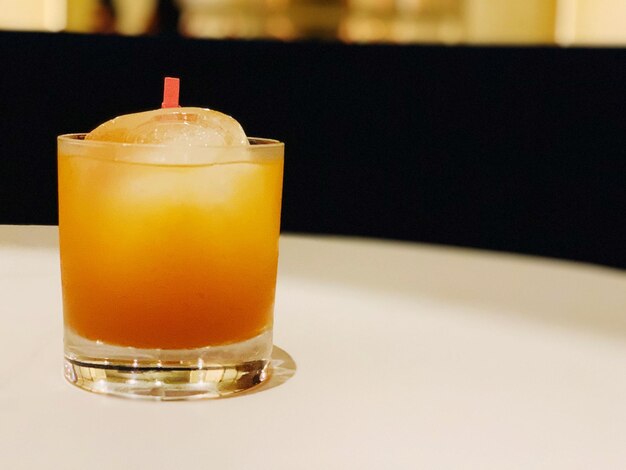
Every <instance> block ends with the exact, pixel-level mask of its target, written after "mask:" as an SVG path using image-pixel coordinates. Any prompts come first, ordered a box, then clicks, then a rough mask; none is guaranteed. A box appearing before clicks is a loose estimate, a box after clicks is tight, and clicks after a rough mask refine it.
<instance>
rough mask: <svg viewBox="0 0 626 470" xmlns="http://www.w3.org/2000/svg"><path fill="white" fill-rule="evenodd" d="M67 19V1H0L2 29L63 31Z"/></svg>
mask: <svg viewBox="0 0 626 470" xmlns="http://www.w3.org/2000/svg"><path fill="white" fill-rule="evenodd" d="M66 18H67V2H66V0H18V1H15V0H0V29H15V30H22V31H61V30H63V29H64V28H65V25H66Z"/></svg>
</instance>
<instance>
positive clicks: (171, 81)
mask: <svg viewBox="0 0 626 470" xmlns="http://www.w3.org/2000/svg"><path fill="white" fill-rule="evenodd" d="M179 90H180V80H179V79H178V78H173V77H165V83H163V103H161V108H179V107H180V106H179V104H178V93H179Z"/></svg>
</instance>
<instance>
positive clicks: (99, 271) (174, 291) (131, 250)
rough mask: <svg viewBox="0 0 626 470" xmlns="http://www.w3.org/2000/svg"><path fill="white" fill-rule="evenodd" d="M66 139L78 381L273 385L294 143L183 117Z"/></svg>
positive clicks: (67, 237)
mask: <svg viewBox="0 0 626 470" xmlns="http://www.w3.org/2000/svg"><path fill="white" fill-rule="evenodd" d="M168 80H170V82H169V85H172V80H174V79H166V89H165V94H164V95H165V99H164V104H163V109H158V110H154V111H148V112H143V113H136V114H129V115H124V116H120V117H117V118H115V119H112V120H110V121H107V122H105V123H104V124H102V125H100V126H98V127H97V128H96V129H94V130H93V131H92V132H90V133H89V134H87V135H81V134H71V135H65V136H61V137H59V140H58V144H59V145H58V150H59V153H58V170H59V239H60V251H61V278H62V287H63V312H64V323H65V339H64V344H65V377H66V378H67V379H68V381H70V382H71V383H73V384H75V385H77V386H79V387H81V388H84V389H87V390H90V391H95V392H100V393H110V394H115V395H123V396H147V397H150V398H157V399H165V400H169V399H181V398H189V397H197V396H219V395H225V394H229V393H233V392H236V391H240V390H245V389H247V388H249V387H251V386H253V385H255V384H257V383H260V382H262V381H263V380H264V379H265V378H266V377H267V367H268V364H269V361H270V359H271V352H272V323H273V310H274V291H275V286H276V269H277V261H278V235H279V229H280V207H281V194H282V177H283V150H284V145H283V144H282V143H280V142H278V141H275V140H269V139H256V138H250V139H248V138H247V137H246V135H245V133H244V131H243V129H242V128H241V126H240V125H239V123H238V122H237V121H236V120H234V119H233V118H231V117H230V116H227V115H225V114H222V113H219V112H217V111H212V110H208V109H202V108H192V107H190V108H180V107H178V104H177V103H178V97H177V92H178V82H177V81H176V82H175V83H174V85H175V90H174V91H175V92H174V93H172V88H170V89H169V91H168Z"/></svg>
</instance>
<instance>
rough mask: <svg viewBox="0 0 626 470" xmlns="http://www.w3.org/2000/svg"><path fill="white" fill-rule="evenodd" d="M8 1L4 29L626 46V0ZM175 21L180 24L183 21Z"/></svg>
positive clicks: (1, 15) (0, 22)
mask: <svg viewBox="0 0 626 470" xmlns="http://www.w3.org/2000/svg"><path fill="white" fill-rule="evenodd" d="M166 3H167V2H162V1H158V0H108V1H105V0H19V1H15V0H0V29H5V30H33V31H62V30H65V31H69V32H80V33H118V34H124V35H139V34H153V33H157V34H158V33H159V31H161V29H160V25H162V24H163V21H164V15H167V14H171V12H172V11H174V12H176V18H174V21H177V24H178V27H177V29H178V31H179V33H180V34H182V35H185V36H189V37H198V38H202V37H205V38H247V39H258V38H270V39H280V40H292V39H310V38H314V39H324V40H333V39H339V40H342V41H345V42H365V43H367V42H391V43H435V44H436V43H443V44H457V43H467V44H561V45H603V44H604V45H626V0H172V1H171V2H170V4H169V8H170V11H169V13H168V12H165V11H163V7H164V5H165V4H166ZM175 24H176V23H174V25H175Z"/></svg>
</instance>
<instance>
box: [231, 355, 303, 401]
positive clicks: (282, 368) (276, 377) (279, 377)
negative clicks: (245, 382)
mask: <svg viewBox="0 0 626 470" xmlns="http://www.w3.org/2000/svg"><path fill="white" fill-rule="evenodd" d="M296 368H297V367H296V363H295V361H294V360H293V358H292V357H291V356H290V355H289V353H288V352H287V351H285V350H284V349H282V348H279V347H278V346H276V345H274V349H273V350H272V361H271V362H270V369H269V378H268V379H267V380H266V381H265V382H263V383H262V384H261V385H258V386H256V387H254V388H251V389H250V390H246V391H245V392H241V393H236V394H234V395H227V396H225V397H223V398H221V399H230V398H237V397H241V396H244V395H251V394H254V393H259V392H263V391H265V390H269V389H271V388H274V387H278V386H279V385H282V384H284V383H285V382H287V380H289V379H290V378H291V377H293V376H294V374H295V373H296Z"/></svg>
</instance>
